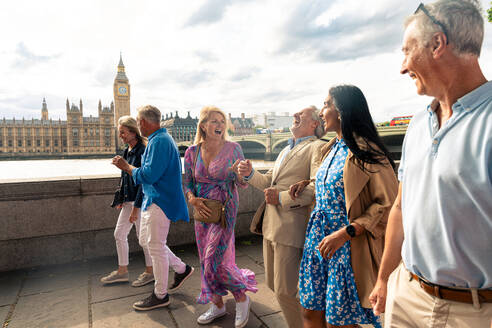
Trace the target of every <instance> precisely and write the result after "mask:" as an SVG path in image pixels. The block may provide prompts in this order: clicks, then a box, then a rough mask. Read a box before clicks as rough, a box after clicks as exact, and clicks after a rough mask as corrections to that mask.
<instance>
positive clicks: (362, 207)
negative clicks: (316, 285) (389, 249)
mask: <svg viewBox="0 0 492 328" xmlns="http://www.w3.org/2000/svg"><path fill="white" fill-rule="evenodd" d="M334 143H335V138H333V139H332V140H331V141H330V142H329V143H328V144H325V145H324V146H323V147H322V148H321V149H320V152H319V153H318V154H317V155H316V156H315V157H314V161H315V162H316V163H317V164H318V165H319V164H321V163H322V161H323V160H324V158H326V156H327V155H328V153H329V152H330V150H331V147H332V146H333V144H334ZM359 147H361V148H362V147H364V144H363V143H362V142H361V143H359ZM386 164H387V165H384V166H383V165H376V164H366V166H365V167H366V170H362V169H361V168H360V167H359V166H358V165H357V164H356V158H355V156H354V154H353V153H352V152H351V151H350V150H349V153H348V156H347V160H346V161H345V166H344V168H343V184H344V188H345V205H346V208H347V213H348V219H349V222H350V223H353V222H355V223H358V224H360V225H361V226H363V227H364V228H365V231H364V233H362V234H361V235H359V236H356V237H355V238H353V239H352V240H351V247H350V254H351V258H352V270H353V271H354V279H355V284H356V286H357V293H358V294H359V299H360V302H361V304H362V307H364V308H371V304H370V303H369V294H370V293H371V291H372V289H373V288H374V285H375V283H376V279H377V275H378V270H379V266H380V264H381V257H382V255H383V247H384V233H385V230H386V224H387V222H388V215H389V212H390V210H391V207H392V206H393V202H394V200H395V198H396V195H397V193H398V181H397V179H396V175H395V172H394V171H393V168H392V167H391V165H390V164H389V162H388V161H386Z"/></svg>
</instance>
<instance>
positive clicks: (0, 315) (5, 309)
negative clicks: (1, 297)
mask: <svg viewBox="0 0 492 328" xmlns="http://www.w3.org/2000/svg"><path fill="white" fill-rule="evenodd" d="M9 311H10V305H5V306H2V307H0V322H1V323H3V322H4V321H5V319H7V314H9Z"/></svg>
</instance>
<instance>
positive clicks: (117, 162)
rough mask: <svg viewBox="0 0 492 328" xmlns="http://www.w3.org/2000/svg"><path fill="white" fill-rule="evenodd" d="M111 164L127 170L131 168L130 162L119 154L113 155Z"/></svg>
mask: <svg viewBox="0 0 492 328" xmlns="http://www.w3.org/2000/svg"><path fill="white" fill-rule="evenodd" d="M111 164H113V165H114V166H116V167H117V168H119V169H120V170H123V171H125V172H128V171H129V170H130V165H129V164H128V162H127V161H125V159H124V158H123V157H121V156H119V155H117V156H115V157H113V159H112V160H111Z"/></svg>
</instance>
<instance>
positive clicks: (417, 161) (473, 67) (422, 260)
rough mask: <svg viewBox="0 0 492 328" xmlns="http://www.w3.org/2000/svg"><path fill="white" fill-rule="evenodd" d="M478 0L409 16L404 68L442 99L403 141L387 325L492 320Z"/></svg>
mask: <svg viewBox="0 0 492 328" xmlns="http://www.w3.org/2000/svg"><path fill="white" fill-rule="evenodd" d="M477 5H478V4H475V3H472V2H469V1H466V0H440V1H436V2H434V3H431V4H428V5H425V6H424V5H422V4H421V5H420V6H419V7H418V8H417V11H416V12H415V13H414V14H413V15H411V16H410V17H408V18H407V20H406V22H405V34H404V39H403V53H404V60H403V64H402V68H401V73H402V74H408V75H409V76H410V78H412V79H413V80H414V81H415V86H416V88H417V93H418V94H419V95H427V96H431V97H434V98H435V99H434V100H433V101H432V103H431V104H430V105H429V106H428V107H427V110H423V111H420V112H419V113H418V114H416V115H415V116H414V117H413V119H412V121H411V123H410V125H409V127H408V130H407V133H406V136H405V140H404V142H403V149H402V158H401V162H400V167H399V171H398V178H399V180H400V188H399V193H398V196H397V199H396V200H395V203H394V205H393V208H392V210H391V212H390V215H389V220H388V227H387V230H386V244H385V250H384V254H383V259H382V264H381V267H380V270H379V275H378V281H377V283H376V286H375V288H374V290H373V291H372V293H371V296H370V301H371V303H372V304H373V308H374V312H375V314H379V313H381V312H385V310H386V315H385V328H390V327H490V325H491V319H492V303H491V302H492V257H491V254H492V82H489V81H487V79H486V78H485V76H484V75H483V73H482V71H481V69H480V66H479V63H478V58H479V56H480V50H481V46H482V41H483V31H484V21H483V17H482V12H481V9H480V8H477ZM401 260H403V262H402V263H400V262H401ZM397 267H398V268H397ZM395 268H397V269H396V270H395V271H394V269H395ZM393 271H394V272H393ZM392 272H393V273H392ZM391 273H392V274H391ZM390 274H391V276H390Z"/></svg>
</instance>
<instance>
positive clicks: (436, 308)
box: [384, 263, 492, 328]
mask: <svg viewBox="0 0 492 328" xmlns="http://www.w3.org/2000/svg"><path fill="white" fill-rule="evenodd" d="M385 312H386V315H385V320H384V327H385V328H392V327H398V328H400V327H405V328H410V327H415V328H466V327H469V328H481V327H483V328H489V327H492V326H491V320H492V303H482V304H481V307H480V309H476V308H475V307H474V306H473V304H468V303H461V302H454V301H448V300H443V299H440V298H437V297H434V296H432V295H429V294H427V293H426V292H425V291H424V290H423V289H422V288H421V287H420V285H419V283H418V281H416V280H415V279H412V280H410V274H409V273H408V271H407V270H406V269H405V266H404V265H403V263H401V264H400V266H399V267H398V268H397V269H396V270H395V271H394V272H393V273H392V274H391V276H390V278H389V281H388V296H387V300H386V311H385Z"/></svg>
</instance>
